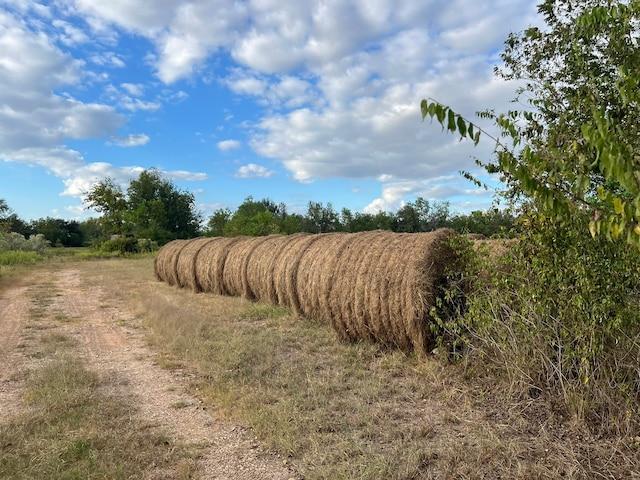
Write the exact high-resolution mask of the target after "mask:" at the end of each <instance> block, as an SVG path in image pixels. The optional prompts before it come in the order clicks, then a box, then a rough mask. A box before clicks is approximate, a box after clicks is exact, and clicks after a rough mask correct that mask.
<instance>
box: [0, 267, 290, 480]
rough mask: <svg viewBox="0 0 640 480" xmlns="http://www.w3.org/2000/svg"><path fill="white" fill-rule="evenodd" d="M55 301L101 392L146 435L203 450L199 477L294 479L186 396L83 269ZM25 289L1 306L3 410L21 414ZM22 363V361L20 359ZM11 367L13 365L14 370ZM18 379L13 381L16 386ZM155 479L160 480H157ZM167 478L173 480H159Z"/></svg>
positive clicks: (65, 282) (61, 325)
mask: <svg viewBox="0 0 640 480" xmlns="http://www.w3.org/2000/svg"><path fill="white" fill-rule="evenodd" d="M54 283H55V290H56V296H55V297H54V298H53V301H52V303H51V304H50V305H49V306H48V307H47V311H48V314H49V316H50V317H51V318H55V319H57V320H55V323H56V325H57V327H56V331H58V332H60V333H64V334H65V335H68V336H70V337H72V338H74V339H76V340H77V341H78V342H79V343H80V347H79V355H81V356H82V357H83V358H84V359H85V360H86V361H87V364H88V368H89V369H90V370H92V371H95V372H97V373H98V374H99V375H100V376H101V377H102V378H104V379H106V380H107V381H106V382H104V384H105V385H106V386H105V387H101V388H105V389H106V391H105V392H104V393H106V394H109V395H113V396H116V397H119V398H121V399H123V400H124V401H125V402H128V403H130V404H131V405H132V406H133V407H132V411H133V412H135V413H134V415H136V416H139V417H140V418H142V419H143V421H144V422H145V423H146V424H147V426H148V427H149V428H157V429H160V430H161V431H163V432H166V433H167V434H168V435H169V436H170V438H172V439H173V440H174V441H178V442H181V443H185V444H188V445H196V446H197V447H198V452H199V457H198V459H197V470H198V473H199V474H200V478H203V479H219V480H224V479H229V480H230V479H246V480H267V479H273V480H288V479H294V478H295V476H294V474H292V472H291V471H290V470H289V469H288V468H287V467H286V466H285V465H283V463H282V461H281V460H280V459H279V458H278V457H276V456H274V455H269V454H267V453H265V452H263V451H262V450H261V448H260V447H259V445H258V444H257V441H256V439H255V437H254V436H253V435H252V434H251V432H250V430H249V429H247V428H245V427H243V426H240V425H237V424H233V423H230V422H222V421H220V420H218V419H215V418H214V417H212V416H211V415H210V414H209V413H208V412H207V411H206V410H205V409H204V408H203V407H202V405H201V402H200V400H199V399H198V398H196V397H193V396H192V395H190V394H188V393H187V392H186V382H187V378H186V377H185V375H184V374H183V373H182V374H181V373H180V372H172V371H168V370H165V369H162V368H161V367H160V366H159V365H158V364H157V362H156V361H155V358H156V353H155V352H154V351H153V350H152V348H151V347H149V346H148V345H147V344H146V343H145V341H144V329H143V328H141V327H139V326H137V325H136V321H135V319H133V318H132V316H131V315H130V314H129V313H128V312H127V311H126V310H124V309H122V308H121V307H120V306H113V305H109V304H107V303H105V301H104V299H105V295H104V292H103V290H102V289H101V288H100V287H99V286H87V285H84V284H83V282H82V278H81V272H80V271H79V270H73V269H66V270H61V271H58V272H56V273H55V280H54ZM27 294H28V289H26V288H22V289H14V290H11V291H8V292H6V293H5V295H3V296H2V297H1V300H2V303H1V304H0V339H1V340H0V362H1V363H2V370H0V374H1V375H0V380H1V381H0V409H1V408H2V405H6V403H5V402H14V404H15V405H16V407H15V408H12V409H11V411H10V412H9V411H8V410H7V411H1V410H0V418H1V417H2V416H8V415H10V414H13V413H16V410H19V408H20V402H19V398H20V390H21V389H20V382H17V381H16V380H15V376H16V373H15V372H16V369H15V365H17V364H20V356H22V357H24V355H22V354H21V353H20V352H18V351H17V349H16V345H17V343H18V342H19V341H20V334H21V333H20V332H21V329H22V326H23V324H24V323H25V320H24V319H25V318H27V317H26V315H27V312H28V308H29V299H28V296H27ZM22 363H24V359H23V360H22ZM12 365H13V366H12ZM12 379H14V380H12ZM154 478H158V477H155V476H154ZM162 478H171V477H170V476H168V477H162Z"/></svg>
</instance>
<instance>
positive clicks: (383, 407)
mask: <svg viewBox="0 0 640 480" xmlns="http://www.w3.org/2000/svg"><path fill="white" fill-rule="evenodd" d="M63 265H64V262H63ZM73 265H74V268H79V269H80V270H81V275H82V278H83V281H84V282H86V283H87V284H88V285H89V286H91V285H101V286H102V287H103V288H105V289H106V290H107V292H108V297H109V301H112V302H117V303H118V304H121V305H126V306H127V308H128V309H129V310H131V312H132V313H133V314H134V315H135V316H136V317H137V318H139V319H140V320H141V321H142V323H143V324H144V325H145V327H146V328H147V334H148V341H149V342H150V343H151V344H153V345H154V346H156V347H157V348H158V349H159V351H160V352H161V357H160V362H161V363H162V365H163V366H164V367H165V368H168V369H175V368H181V369H185V370H188V371H189V372H191V373H192V375H193V377H192V380H191V385H190V389H191V391H192V392H193V393H194V394H196V395H197V396H199V397H200V398H201V399H202V400H203V401H204V402H205V404H206V405H207V406H208V408H209V411H210V412H212V414H213V415H215V416H217V417H220V418H225V419H229V418H231V419H234V420H236V421H239V422H241V423H244V424H247V425H249V426H250V427H251V428H252V429H253V430H254V432H255V434H256V436H257V437H258V439H259V441H260V442H261V443H262V444H263V445H265V446H267V447H268V448H269V449H270V450H272V451H274V452H277V453H279V454H281V455H283V456H284V457H285V458H286V459H287V462H289V463H291V464H292V465H294V466H295V468H296V469H297V470H298V471H299V472H300V474H301V476H302V477H303V478H305V479H326V478H332V479H334V478H335V479H398V480H399V479H403V480H404V479H432V478H433V479H436V478H456V479H460V478H462V479H464V478H468V479H472V478H473V479H475V478H515V479H533V478H540V479H545V478H546V479H555V478H575V479H578V478H585V479H586V478H611V479H614V478H634V475H635V476H638V475H640V459H639V455H640V443H638V442H636V441H635V440H634V439H626V438H595V437H593V436H592V435H591V434H589V433H588V432H587V431H586V430H585V429H583V428H581V426H580V425H577V424H575V423H573V422H572V420H571V419H564V418H559V416H558V415H557V412H556V410H555V409H554V407H553V405H550V404H548V403H547V402H546V401H545V400H544V397H541V398H540V399H529V400H528V401H527V402H522V403H505V402H504V400H503V399H504V397H503V396H502V395H501V391H502V390H504V389H505V388H507V387H508V384H506V383H505V382H506V381H507V380H503V379H499V378H490V377H487V376H486V375H484V374H483V372H480V371H473V372H471V371H466V370H465V369H464V368H463V367H462V366H459V365H445V364H443V363H442V362H441V361H439V360H438V359H436V358H427V359H418V358H416V357H414V356H412V355H408V354H404V353H401V352H399V351H395V350H387V349H382V348H380V347H379V346H377V345H375V344H369V343H343V342H340V341H338V340H337V338H336V335H335V333H334V332H333V330H332V329H331V328H330V327H329V326H327V325H324V324H321V323H318V322H315V321H313V320H310V319H300V318H296V317H295V316H294V315H292V314H291V312H290V311H288V310H287V309H283V308H279V307H274V306H270V305H266V304H259V303H251V302H249V301H245V300H242V299H239V298H230V297H222V296H216V295H211V294H194V293H192V292H189V291H187V290H181V289H177V288H174V287H170V286H167V285H166V284H164V283H160V282H158V281H156V280H155V279H154V278H153V258H152V257H146V258H137V259H111V260H92V261H85V262H76V261H74V263H73ZM36 268H45V269H46V268H52V267H51V265H49V266H46V265H45V266H41V267H36ZM4 283H5V285H4V286H3V288H6V287H7V285H6V283H7V282H4ZM51 342H54V343H55V342H58V343H60V344H64V338H59V339H57V340H56V339H51ZM72 349H73V346H72V345H68V346H65V347H64V348H63V350H66V351H72ZM65 361H66V360H64V358H62V359H60V360H59V361H57V362H53V363H52V364H51V366H50V367H48V368H51V369H59V370H60V371H61V372H64V371H68V368H69V366H73V369H72V370H73V372H77V375H78V378H77V379H76V380H74V382H77V391H76V393H74V392H73V391H71V390H70V393H69V394H70V398H71V399H70V400H64V401H62V405H64V404H65V403H64V402H71V404H74V403H73V402H74V401H75V400H73V399H77V398H78V396H82V395H84V394H81V393H78V392H91V391H92V389H93V386H94V382H95V379H93V378H92V376H91V372H90V371H89V372H84V371H83V370H82V366H81V365H77V364H74V363H69V364H67V365H66V366H65ZM60 362H62V363H60ZM61 375H62V374H61ZM49 377H51V374H50V371H48V370H47V371H44V370H43V371H42V372H35V373H34V377H33V380H30V382H31V383H30V386H29V389H30V390H29V392H31V391H32V390H31V389H34V388H35V389H36V391H40V392H41V393H40V394H38V393H27V397H26V398H28V399H30V400H29V401H30V402H34V403H33V405H35V406H38V405H40V404H39V403H38V402H40V401H42V399H43V398H45V399H46V398H47V395H43V394H42V392H44V391H46V389H48V388H51V387H50V386H47V385H46V384H43V383H42V382H43V378H49ZM45 383H46V382H45ZM74 388H76V387H74ZM101 401H103V399H100V398H99V397H98V398H96V397H94V396H92V395H88V396H87V401H86V402H80V405H79V408H80V410H81V412H78V413H75V414H74V415H76V416H77V418H80V419H82V418H84V417H82V415H83V414H86V412H87V410H90V411H93V410H102V409H104V408H107V410H108V411H112V410H113V411H114V412H117V411H118V409H119V408H120V407H119V406H118V405H111V406H108V407H103V406H100V407H99V405H100V404H99V402H101ZM96 402H98V403H96ZM56 405H60V403H57V404H56ZM51 408H52V407H51V406H50V405H49V404H48V403H45V404H44V405H42V406H38V408H37V409H36V411H34V413H32V414H30V415H31V417H28V418H24V419H21V420H16V422H14V423H13V424H12V425H11V429H12V430H11V433H10V434H9V433H7V435H6V436H4V437H1V438H2V440H1V441H0V445H1V444H2V442H7V441H8V440H7V438H13V437H14V436H15V435H18V432H22V433H20V434H21V435H33V436H32V438H33V439H34V441H35V439H36V438H45V439H46V438H51V437H52V436H54V435H57V433H54V432H56V431H64V429H65V428H67V429H71V430H73V431H76V430H78V427H77V425H76V424H72V425H73V426H69V425H67V426H62V427H55V428H54V430H49V429H50V428H52V426H51V425H49V424H48V423H51V422H47V418H48V417H49V418H51V417H52V416H54V417H57V414H54V413H53V411H52V410H51ZM56 408H58V407H56ZM176 408H177V407H176ZM82 412H84V413H82ZM110 418H112V419H113V421H115V422H118V421H119V420H118V418H119V417H118V414H117V413H115V414H113V415H110ZM69 421H70V422H71V421H77V420H69ZM82 421H83V420H80V422H81V423H82ZM88 421H89V423H90V424H91V425H93V428H92V429H91V432H92V434H93V435H95V436H94V437H91V435H89V433H86V434H84V435H83V434H79V435H77V437H74V438H69V439H68V441H67V443H65V444H61V445H60V446H59V448H58V450H57V452H58V453H57V455H69V458H76V457H79V458H81V459H82V458H85V456H86V458H87V459H90V458H91V454H90V451H91V448H90V447H91V446H92V445H94V443H92V442H97V441H98V439H100V441H105V442H108V441H109V440H108V439H102V436H107V431H106V430H107V429H113V428H114V427H113V425H109V424H107V423H101V422H104V421H105V420H104V419H103V420H94V419H91V418H90V419H89V420H88ZM34 422H35V423H36V424H40V425H41V426H42V427H41V428H46V429H45V430H38V429H34V428H33V427H32V425H33V424H34ZM116 428H123V427H122V426H120V427H116ZM55 429H59V430H55ZM80 431H82V429H81V428H80ZM134 431H135V428H134ZM4 432H9V430H4V429H3V435H4ZM29 432H33V433H29ZM132 435H133V433H132ZM133 440H135V437H132V441H133ZM135 441H138V440H135ZM74 442H75V443H74ZM156 442H157V440H153V439H146V440H145V441H144V442H143V443H145V444H147V445H149V449H148V450H147V449H146V448H145V449H144V450H145V452H142V454H143V455H157V454H158V453H157V452H156V451H154V449H153V448H152V447H153V446H154V445H155V444H156ZM60 452H62V453H60ZM120 455H123V456H124V457H123V458H122V459H120V460H119V461H120V462H121V464H122V465H128V464H129V463H127V462H130V461H132V462H133V463H134V464H135V463H144V459H143V460H140V459H127V458H126V457H127V455H126V452H124V451H120V452H119V451H118V450H117V449H115V447H114V450H113V456H114V457H118V456H120ZM5 457H6V455H3V460H2V461H3V462H7V461H12V462H13V461H19V459H13V457H12V458H10V459H8V460H7V458H5ZM145 458H146V457H145ZM82 461H85V460H82ZM82 461H81V462H80V464H82ZM89 461H90V460H86V462H89ZM111 464H113V465H117V464H118V463H117V461H116V460H113V462H112V463H111ZM81 466H82V465H81ZM108 467H109V465H107V466H104V467H100V468H108ZM5 471H6V470H5ZM42 471H43V472H46V470H42ZM79 472H80V473H79V474H78V475H76V477H73V476H69V477H68V478H87V476H86V475H85V474H84V473H83V472H85V471H84V470H80V471H79ZM0 476H1V475H0ZM25 478H26V477H25ZM60 478H62V477H60ZM96 478H106V477H96ZM113 478H117V477H113Z"/></svg>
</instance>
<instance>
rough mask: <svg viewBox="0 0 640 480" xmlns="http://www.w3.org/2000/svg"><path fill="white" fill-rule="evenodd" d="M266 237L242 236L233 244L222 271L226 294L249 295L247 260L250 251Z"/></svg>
mask: <svg viewBox="0 0 640 480" xmlns="http://www.w3.org/2000/svg"><path fill="white" fill-rule="evenodd" d="M265 239H266V237H242V240H241V241H239V242H237V243H235V244H233V246H232V247H231V248H230V249H229V253H228V254H227V260H226V262H225V264H224V270H223V272H222V281H223V284H224V291H225V292H226V294H227V295H232V296H237V297H239V296H242V297H245V298H250V297H249V292H248V282H247V262H248V259H249V257H250V255H251V252H252V251H253V250H254V249H255V248H256V246H258V245H260V244H261V243H263V242H264V241H265Z"/></svg>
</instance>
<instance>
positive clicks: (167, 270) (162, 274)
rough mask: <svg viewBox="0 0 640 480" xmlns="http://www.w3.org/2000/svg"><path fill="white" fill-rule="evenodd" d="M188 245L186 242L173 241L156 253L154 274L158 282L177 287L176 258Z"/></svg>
mask: <svg viewBox="0 0 640 480" xmlns="http://www.w3.org/2000/svg"><path fill="white" fill-rule="evenodd" d="M188 243H189V241H188V240H173V241H172V242H169V243H167V244H166V245H165V246H164V247H162V248H161V249H160V250H159V251H158V253H157V254H156V258H155V260H154V273H155V276H156V278H157V279H158V280H162V281H163V282H167V283H168V284H169V285H178V274H177V272H176V268H177V263H178V257H179V256H180V252H181V251H182V249H183V248H184V247H185V246H186V245H187V244H188Z"/></svg>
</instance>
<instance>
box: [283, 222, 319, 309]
mask: <svg viewBox="0 0 640 480" xmlns="http://www.w3.org/2000/svg"><path fill="white" fill-rule="evenodd" d="M318 238H319V236H318V235H301V236H296V237H293V238H290V239H289V242H288V243H287V245H286V247H285V248H284V249H283V250H282V252H281V253H280V256H279V257H278V259H277V262H276V263H275V265H274V269H273V280H274V286H275V291H276V294H277V296H278V304H280V305H283V306H286V307H291V308H292V309H293V311H294V312H295V313H296V315H302V314H303V313H302V310H301V309H300V299H299V298H298V284H297V276H298V267H299V265H300V259H301V258H302V256H303V255H304V253H305V252H306V250H307V248H308V247H309V246H310V245H312V244H313V243H314V242H315V241H316V240H317V239H318Z"/></svg>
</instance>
